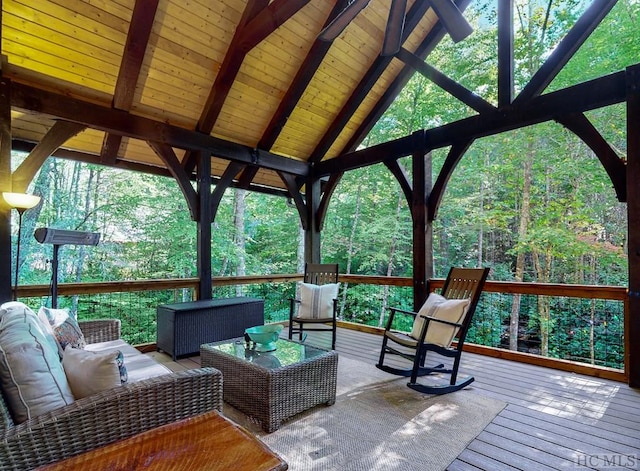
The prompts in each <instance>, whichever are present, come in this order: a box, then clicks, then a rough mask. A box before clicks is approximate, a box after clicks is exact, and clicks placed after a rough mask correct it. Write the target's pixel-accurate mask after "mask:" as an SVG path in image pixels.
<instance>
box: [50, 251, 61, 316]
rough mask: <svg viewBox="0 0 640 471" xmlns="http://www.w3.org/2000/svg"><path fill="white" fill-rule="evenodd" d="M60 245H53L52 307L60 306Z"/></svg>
mask: <svg viewBox="0 0 640 471" xmlns="http://www.w3.org/2000/svg"><path fill="white" fill-rule="evenodd" d="M59 248H60V246H59V245H57V244H54V245H53V260H52V261H51V271H52V273H51V309H56V308H57V307H58V249H59Z"/></svg>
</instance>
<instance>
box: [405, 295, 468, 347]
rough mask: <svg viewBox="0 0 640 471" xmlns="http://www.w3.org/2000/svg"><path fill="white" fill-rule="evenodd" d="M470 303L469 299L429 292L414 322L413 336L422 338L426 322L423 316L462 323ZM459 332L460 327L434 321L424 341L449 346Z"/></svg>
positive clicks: (430, 324)
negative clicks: (447, 297)
mask: <svg viewBox="0 0 640 471" xmlns="http://www.w3.org/2000/svg"><path fill="white" fill-rule="evenodd" d="M469 304H470V301H469V299H446V298H445V297H444V296H441V295H439V294H437V293H431V294H429V296H428V297H427V300H426V301H425V303H424V304H423V305H422V307H421V308H420V311H418V315H417V316H416V318H415V320H414V322H413V328H412V329H411V337H413V338H415V339H419V338H420V334H421V332H422V326H423V324H424V322H425V319H424V318H423V317H422V316H426V317H433V318H436V319H442V320H445V321H448V322H455V323H460V322H461V321H462V319H464V316H465V314H466V313H467V310H468V309H469ZM457 332H458V327H454V326H451V325H447V324H443V323H440V322H433V321H432V322H430V323H429V327H428V328H427V333H426V335H425V338H424V343H429V344H434V345H439V346H441V347H446V348H448V347H449V346H450V345H451V342H452V341H453V338H454V337H455V335H456V333H457Z"/></svg>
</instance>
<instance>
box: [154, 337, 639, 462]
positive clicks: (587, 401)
mask: <svg viewBox="0 0 640 471" xmlns="http://www.w3.org/2000/svg"><path fill="white" fill-rule="evenodd" d="M307 342H308V343H311V344H313V345H318V346H321V347H324V348H328V347H329V342H330V337H329V336H326V335H324V334H317V333H316V334H315V336H314V334H313V333H310V335H309V338H308V339H307ZM380 343H381V338H380V336H378V335H373V334H367V333H363V332H358V331H354V330H349V329H342V328H339V332H338V336H337V343H336V350H337V351H338V353H339V354H340V355H343V356H345V357H348V358H353V359H356V360H360V361H363V362H365V363H369V364H372V365H373V364H375V363H377V361H378V355H379V353H380ZM152 355H155V356H156V358H157V359H158V360H160V361H163V362H166V363H167V364H168V365H169V366H170V367H171V368H174V369H187V368H194V367H198V366H199V364H200V363H199V360H200V359H199V357H197V356H195V357H189V358H184V359H179V360H178V362H177V363H173V362H171V359H170V357H168V356H166V355H163V354H159V353H155V354H152ZM436 359H437V360H439V358H436ZM391 361H392V362H393V363H396V364H400V363H399V361H397V360H395V359H391ZM427 361H428V360H427ZM460 374H461V375H469V374H470V375H473V376H474V377H475V382H474V383H472V385H471V386H470V388H472V389H473V390H474V392H476V393H477V394H481V395H485V396H489V397H493V398H496V399H499V400H502V401H504V402H506V403H507V404H508V405H507V407H505V409H504V410H503V411H502V412H501V413H500V414H498V416H497V417H496V418H495V419H494V420H493V421H492V422H491V423H490V424H489V425H488V426H487V427H486V428H485V430H484V431H483V432H482V433H480V435H478V437H476V439H475V440H473V441H472V442H471V443H470V444H469V446H468V447H467V449H466V450H464V451H463V452H462V453H461V454H460V456H458V458H457V459H456V460H455V461H454V462H452V463H451V465H450V466H449V468H448V469H449V470H451V471H478V470H487V471H500V470H512V469H521V470H536V471H537V470H552V469H604V468H606V466H602V465H600V466H598V465H597V463H595V464H594V461H587V460H586V459H585V456H586V455H589V456H592V457H612V456H613V455H620V456H630V457H632V459H631V460H628V461H627V463H626V466H628V467H629V468H628V469H637V468H638V466H640V391H638V390H634V389H631V388H629V387H628V386H627V385H626V384H624V383H618V382H615V381H610V380H606V379H600V378H592V377H588V376H583V375H579V374H574V373H567V372H564V371H558V370H553V369H549V368H544V367H541V366H536V365H528V364H523V363H518V362H514V361H508V360H502V359H498V358H492V357H486V356H483V355H478V354H472V353H465V354H463V356H462V363H461V367H460Z"/></svg>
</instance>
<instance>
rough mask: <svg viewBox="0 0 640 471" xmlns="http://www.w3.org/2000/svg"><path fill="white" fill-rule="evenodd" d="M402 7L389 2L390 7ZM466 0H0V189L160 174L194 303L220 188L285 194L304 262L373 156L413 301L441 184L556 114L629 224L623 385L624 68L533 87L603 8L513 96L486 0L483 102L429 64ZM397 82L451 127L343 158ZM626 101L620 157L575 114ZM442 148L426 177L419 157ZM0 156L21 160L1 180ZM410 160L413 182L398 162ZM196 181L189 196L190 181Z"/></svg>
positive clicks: (422, 284)
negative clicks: (62, 175)
mask: <svg viewBox="0 0 640 471" xmlns="http://www.w3.org/2000/svg"><path fill="white" fill-rule="evenodd" d="M405 3H406V6H405ZM470 3H471V0H456V1H453V0H429V1H417V0H416V1H409V2H405V1H400V0H391V1H389V0H371V1H370V2H368V1H360V0H337V1H324V0H317V1H310V0H273V1H269V0H247V1H242V2H240V1H235V2H232V1H228V0H212V1H210V2H201V3H200V2H195V1H194V2H183V1H180V0H136V1H122V2H110V1H105V2H85V1H81V0H71V1H65V2H58V1H51V0H42V1H36V2H31V1H30V2H22V1H19V0H4V1H3V2H2V36H1V41H2V72H1V74H2V79H1V80H0V88H1V93H0V114H1V118H0V123H1V126H0V138H1V141H0V142H2V146H1V147H0V187H1V188H0V189H1V190H2V191H13V192H24V191H25V190H26V189H27V186H28V185H29V183H30V182H31V180H32V179H33V177H34V175H35V174H36V172H37V171H38V169H39V168H40V166H41V165H42V163H43V162H44V160H45V159H46V158H48V157H49V156H55V157H59V158H66V159H74V160H79V161H83V162H89V163H96V164H101V165H107V166H112V167H117V168H122V169H129V170H133V171H139V172H148V173H153V174H159V175H167V176H171V177H173V178H174V179H175V181H176V183H177V184H178V185H179V187H180V189H181V191H182V193H183V195H184V198H185V200H186V201H187V204H188V207H189V211H190V213H191V217H192V219H193V220H194V221H195V223H196V224H197V225H198V234H199V240H198V277H199V280H200V287H199V293H200V297H201V298H205V299H206V298H208V297H211V284H210V280H211V253H210V250H211V249H210V246H211V223H212V222H213V220H214V218H215V216H216V212H217V209H218V205H219V203H220V200H221V197H222V194H223V193H224V191H225V190H226V189H227V188H229V187H238V188H244V189H248V190H251V191H260V192H267V193H271V194H278V195H282V196H286V197H288V198H291V199H292V201H293V202H294V203H295V205H296V208H297V210H298V213H299V215H300V220H301V222H302V226H303V228H304V230H305V234H306V239H305V258H306V260H307V261H309V262H319V261H320V235H321V230H322V227H323V220H324V217H325V214H326V211H327V207H328V203H329V200H330V198H331V195H332V192H333V190H334V189H335V187H336V185H337V184H338V183H339V182H340V178H341V176H342V175H343V174H344V172H347V171H349V170H352V169H355V168H358V167H362V166H367V165H372V164H376V163H384V164H385V165H386V166H387V167H388V169H389V171H391V172H392V173H393V174H394V175H395V177H396V178H397V179H398V181H399V183H400V185H401V187H402V189H403V191H404V194H405V196H406V199H407V202H408V204H409V207H410V208H411V215H412V218H413V222H414V224H413V227H414V232H413V246H414V253H413V266H414V271H413V278H414V279H413V287H414V304H416V305H419V304H421V302H422V301H423V300H424V298H425V297H426V295H427V293H428V287H427V280H428V279H429V278H430V277H431V276H432V275H433V267H432V265H431V260H432V257H431V256H430V255H431V253H432V247H431V225H432V222H433V220H434V218H435V217H436V213H437V209H438V206H439V203H440V200H441V198H442V195H443V192H444V190H445V188H446V184H447V181H448V179H449V177H450V176H451V174H452V173H453V172H454V171H455V169H456V166H457V164H458V163H459V162H460V160H461V159H462V158H463V156H464V154H465V152H466V150H467V149H468V148H469V146H470V145H471V144H472V143H473V142H474V140H475V139H478V138H480V137H484V136H488V135H493V134H498V133H501V132H504V131H508V130H512V129H517V128H521V127H524V126H530V125H534V124H537V123H541V122H545V121H556V122H558V123H560V124H561V125H563V126H565V127H566V128H568V129H569V130H571V131H572V132H573V133H575V134H576V135H577V136H578V137H579V138H580V139H582V140H583V141H584V142H585V143H586V144H587V145H588V146H589V147H590V148H591V149H592V150H593V151H594V153H595V154H596V155H597V157H598V158H599V160H600V162H601V163H602V165H603V167H604V169H605V170H606V172H607V174H608V175H609V177H610V178H611V182H612V185H613V188H614V191H615V192H616V195H617V197H618V199H619V200H620V201H622V202H627V208H628V226H629V245H628V246H629V253H628V255H629V300H628V306H629V310H628V315H629V316H630V319H629V322H628V324H627V325H628V331H627V332H626V337H627V338H628V339H629V341H628V345H629V346H630V349H629V351H628V352H627V353H628V357H629V362H628V364H629V384H630V385H631V386H634V387H638V386H640V258H639V254H640V251H639V250H640V249H639V247H640V187H638V184H637V182H638V181H640V134H639V133H638V132H635V131H637V129H638V127H639V125H640V63H638V64H636V65H633V66H630V67H627V68H626V69H625V70H620V71H618V72H615V73H613V74H610V75H606V76H603V77H599V78H596V79H593V80H589V81H586V82H583V83H580V84H577V85H574V86H571V87H569V88H565V89H560V90H556V91H553V92H548V93H545V90H546V89H547V87H548V85H549V84H550V83H551V81H552V80H553V79H554V78H555V77H556V76H557V74H558V73H559V72H560V71H561V70H562V68H563V67H564V66H565V65H566V64H567V62H568V61H569V60H570V58H571V57H572V56H573V55H574V54H575V52H576V51H577V50H578V49H579V48H580V47H581V46H582V45H583V43H584V42H585V41H586V39H587V38H588V37H589V35H590V33H591V32H593V31H594V30H595V29H596V28H597V27H598V25H599V24H600V22H601V21H602V20H603V19H604V18H605V17H606V16H607V14H608V13H609V11H610V10H611V9H612V8H613V7H614V6H615V4H616V0H594V1H592V2H591V4H590V5H589V6H588V8H587V9H586V10H585V12H584V14H583V15H582V16H581V18H580V19H579V20H578V21H577V22H576V23H575V24H574V25H573V27H572V28H571V29H570V30H569V32H568V33H567V34H566V36H565V37H564V38H563V39H562V40H561V41H560V42H559V43H558V44H557V46H556V48H555V49H554V50H553V51H551V52H550V54H549V55H548V58H547V60H546V62H544V64H543V65H542V67H541V68H540V69H539V70H538V72H537V73H536V74H534V76H533V77H532V78H531V80H530V81H529V83H528V84H527V85H526V86H525V87H524V88H523V89H522V90H520V91H519V93H518V94H516V93H515V91H514V63H513V62H514V61H513V38H514V30H513V23H514V22H513V17H514V1H513V0H498V39H497V42H496V51H497V53H496V57H497V65H498V74H497V89H498V99H497V102H496V103H492V102H489V101H487V100H485V99H484V98H482V97H480V96H478V95H476V94H475V93H473V92H471V91H470V90H468V89H467V88H465V87H464V86H462V85H461V84H459V83H456V82H455V81H453V80H451V79H450V78H449V77H447V76H446V75H444V74H443V73H442V72H440V71H438V70H437V69H435V68H434V67H432V66H431V65H429V63H428V56H429V54H430V53H431V52H432V51H433V49H434V48H435V47H436V46H437V45H438V43H439V42H440V41H441V40H442V38H443V37H444V36H445V35H450V36H451V37H452V38H453V39H454V40H455V41H460V40H464V38H465V37H467V35H469V34H473V33H472V32H471V27H470V26H469V24H468V23H467V20H466V19H465V17H464V10H465V8H466V7H467V6H468V5H469V4H470ZM414 73H420V74H423V75H425V76H426V77H428V78H429V79H430V80H432V81H433V82H434V83H436V84H437V85H438V86H439V87H440V88H441V89H442V90H443V91H444V92H446V93H448V94H450V95H452V96H454V97H455V98H456V99H457V100H459V101H461V102H462V103H464V104H465V105H467V106H468V107H469V108H470V109H471V110H473V114H472V115H470V116H469V117H467V118H465V119H463V120H460V121H457V122H453V123H449V124H446V125H444V126H440V127H436V128H433V129H423V130H419V131H416V132H414V133H413V134H412V135H409V136H405V137H403V138H400V139H396V140H392V141H389V142H386V143H383V144H380V145H376V146H373V147H369V148H364V149H361V148H359V145H360V144H361V143H362V142H363V140H364V138H365V137H366V135H367V133H368V132H369V130H370V129H371V128H372V126H373V125H374V124H375V123H376V121H377V120H378V119H379V118H380V117H381V116H382V114H383V113H384V111H385V110H386V109H387V108H388V107H389V105H390V104H391V103H392V101H393V100H394V98H395V97H396V96H397V94H398V93H399V91H400V90H401V89H402V87H403V86H404V85H405V84H406V83H407V81H408V80H409V78H410V77H411V76H412V75H413V74H414ZM616 103H626V107H627V140H628V142H627V143H628V146H627V156H626V158H625V157H623V156H621V155H619V154H618V153H617V152H616V151H615V150H614V149H613V148H612V146H611V145H610V144H609V143H608V142H607V141H606V139H605V138H604V137H603V136H602V134H601V133H600V132H599V131H598V130H597V129H596V128H595V127H594V125H593V124H592V123H591V122H590V121H589V119H588V118H587V117H586V116H585V114H584V113H585V112H586V111H589V110H592V109H596V108H600V107H604V106H609V105H612V104H616ZM437 148H449V151H448V155H447V157H446V160H445V164H444V166H443V168H442V171H441V172H440V173H439V174H438V175H437V176H436V178H435V181H432V178H431V157H430V152H431V151H432V150H434V149H437ZM11 149H16V150H22V151H26V152H28V157H27V158H26V159H25V160H24V162H23V163H22V164H21V165H20V166H19V167H17V168H16V169H15V170H14V171H13V172H12V166H11ZM406 156H411V162H412V163H411V165H412V169H411V170H412V171H411V175H413V177H411V178H410V177H408V174H409V172H406V171H405V169H404V168H403V167H402V165H401V164H400V163H399V159H401V158H402V157H406ZM194 181H195V182H196V185H195V188H194V185H193V184H192V182H194ZM0 214H1V218H0V267H1V268H0V293H1V294H2V298H4V299H9V298H10V297H11V292H12V281H11V268H10V267H11V249H10V208H9V207H8V206H7V205H3V206H2V208H1V212H0Z"/></svg>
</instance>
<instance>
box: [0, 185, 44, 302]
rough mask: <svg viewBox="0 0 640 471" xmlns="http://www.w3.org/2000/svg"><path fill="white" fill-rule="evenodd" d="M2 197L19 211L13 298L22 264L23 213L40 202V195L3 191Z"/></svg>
mask: <svg viewBox="0 0 640 471" xmlns="http://www.w3.org/2000/svg"><path fill="white" fill-rule="evenodd" d="M2 197H3V198H4V200H5V201H6V202H7V204H8V205H9V206H11V207H12V208H14V209H15V210H16V211H18V243H17V245H16V278H15V283H14V284H13V300H14V301H15V300H16V299H17V298H18V271H19V270H18V267H19V264H20V237H21V235H22V215H23V214H24V212H25V211H26V210H27V209H31V208H33V207H34V206H36V205H37V204H38V203H39V202H40V197H39V196H36V195H28V194H26V193H9V192H3V193H2Z"/></svg>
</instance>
